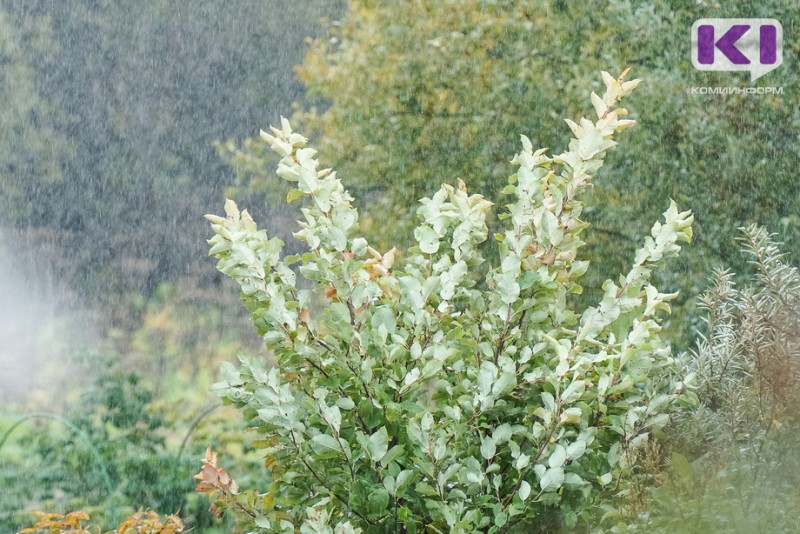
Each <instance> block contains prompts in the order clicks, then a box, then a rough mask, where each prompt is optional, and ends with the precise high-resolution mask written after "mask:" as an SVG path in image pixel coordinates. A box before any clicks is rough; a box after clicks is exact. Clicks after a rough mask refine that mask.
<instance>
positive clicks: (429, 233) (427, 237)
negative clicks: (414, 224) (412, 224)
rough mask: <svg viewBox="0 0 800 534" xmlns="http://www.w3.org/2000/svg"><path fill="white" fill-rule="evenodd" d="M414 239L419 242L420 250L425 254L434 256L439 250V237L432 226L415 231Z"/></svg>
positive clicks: (421, 227)
mask: <svg viewBox="0 0 800 534" xmlns="http://www.w3.org/2000/svg"><path fill="white" fill-rule="evenodd" d="M414 237H415V238H416V239H417V241H418V242H419V249H420V250H421V251H422V252H424V253H425V254H433V253H435V252H436V251H438V250H439V236H438V235H436V232H435V231H434V229H433V228H431V227H430V226H427V225H426V226H420V227H418V228H417V229H416V230H414Z"/></svg>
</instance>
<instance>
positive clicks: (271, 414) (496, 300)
mask: <svg viewBox="0 0 800 534" xmlns="http://www.w3.org/2000/svg"><path fill="white" fill-rule="evenodd" d="M624 78H625V73H623V75H622V76H620V77H619V78H616V79H615V78H613V77H612V76H610V75H609V74H608V73H605V72H604V73H603V82H604V83H605V87H606V90H605V93H604V95H603V96H602V97H601V96H598V95H596V94H594V93H593V94H592V98H591V100H592V104H593V107H594V110H595V113H596V116H597V119H596V120H589V119H586V118H582V119H581V120H580V121H579V122H578V123H575V122H572V121H567V122H568V124H569V126H570V128H571V130H572V133H573V135H574V137H573V139H572V140H571V142H570V144H569V149H568V150H567V151H565V152H563V153H561V154H558V155H554V156H553V157H549V156H547V155H546V149H541V150H536V151H534V149H533V146H532V144H531V142H530V141H529V140H528V138H527V137H524V136H523V137H522V150H521V151H520V152H519V153H518V154H517V155H516V156H515V157H514V159H513V163H514V164H515V165H517V166H518V171H517V172H516V173H515V174H514V175H512V176H511V177H510V178H509V180H508V185H507V186H506V188H505V189H504V193H505V194H506V195H508V196H509V198H510V200H509V203H508V204H507V205H506V206H505V210H503V213H502V214H500V218H501V219H502V223H501V224H502V230H501V231H500V232H498V233H497V234H495V235H494V236H493V237H494V239H496V240H497V241H498V242H499V244H498V246H499V249H500V260H499V262H498V264H496V265H492V266H488V267H487V266H486V265H485V263H486V262H485V261H484V258H483V257H482V256H481V253H480V251H479V244H480V243H481V242H483V241H485V240H486V239H487V237H488V236H487V234H488V230H487V226H486V218H487V214H488V213H489V211H490V209H491V208H492V204H491V203H490V202H489V201H487V200H486V199H484V197H483V196H481V195H479V194H469V193H468V191H467V187H466V185H465V184H464V183H463V182H461V181H459V183H458V184H457V185H456V186H451V185H443V186H442V187H441V189H439V191H438V192H436V193H435V194H434V195H433V196H432V197H430V198H424V199H423V200H422V201H421V204H422V205H421V206H420V207H419V209H418V210H417V219H418V221H419V224H418V226H417V227H416V228H415V230H414V236H415V238H416V244H415V246H413V247H411V248H410V249H409V250H408V251H407V252H406V253H405V254H404V261H402V262H401V261H400V259H399V253H398V252H397V251H396V249H392V250H389V251H388V252H385V253H383V254H381V253H380V252H378V251H376V250H374V249H373V248H371V247H370V246H369V244H368V243H367V241H366V240H365V239H364V238H363V237H360V236H359V235H358V214H357V212H356V210H355V208H353V206H352V204H351V202H352V200H353V199H352V198H351V197H350V195H349V194H348V193H347V191H345V189H344V187H343V185H342V183H341V181H340V180H339V179H338V178H337V177H336V173H335V172H333V171H332V170H331V169H320V165H319V162H318V160H317V159H316V158H315V156H316V151H315V150H314V149H312V148H308V147H306V143H307V140H306V139H305V138H304V137H303V136H301V135H299V134H297V133H294V132H293V131H292V129H291V127H290V125H289V122H288V121H286V120H285V119H284V120H282V125H281V128H272V134H268V133H265V132H262V137H263V139H264V140H266V141H267V142H268V143H269V145H270V146H271V148H272V150H274V151H275V152H277V153H278V154H279V155H280V156H281V157H282V159H281V161H280V163H279V165H278V169H277V174H278V175H279V176H281V177H282V178H284V179H286V180H288V181H290V182H292V183H293V184H294V187H295V189H292V190H291V191H290V193H289V197H288V200H289V202H291V201H293V200H298V199H302V200H303V201H304V206H303V207H302V208H301V212H302V214H303V220H302V221H301V222H300V226H301V229H300V231H298V232H297V233H296V234H295V237H296V238H298V239H300V240H301V241H303V242H305V243H306V244H307V246H308V251H307V252H305V253H303V254H300V255H294V256H286V257H282V254H281V252H282V247H283V242H281V241H280V240H279V239H277V238H275V237H272V238H270V237H269V236H268V234H267V232H266V231H265V230H263V229H261V230H260V229H258V227H257V225H256V223H255V222H254V220H253V219H252V217H251V216H250V215H249V214H248V212H247V211H246V210H244V211H240V210H239V209H238V208H237V206H236V205H235V204H234V203H233V202H232V201H230V200H229V201H227V202H226V205H225V211H226V214H227V216H226V217H219V216H214V215H208V216H207V218H208V219H209V221H210V222H211V226H212V228H213V230H214V232H215V234H216V235H215V236H214V237H213V238H212V239H211V240H210V241H209V244H210V245H211V251H210V253H211V254H213V255H215V256H216V257H217V258H218V259H219V263H218V269H219V270H220V271H221V272H222V273H224V274H226V275H228V276H229V277H231V278H233V279H234V280H235V281H236V282H238V283H239V285H240V286H241V291H242V297H243V299H244V302H245V304H246V306H247V307H248V309H249V310H250V311H251V312H252V320H253V324H254V326H255V327H256V328H257V330H258V332H259V333H260V334H261V335H262V336H263V339H264V341H265V343H266V346H267V347H268V349H269V350H270V351H271V352H272V353H273V354H274V356H275V358H276V359H277V362H278V365H277V366H274V367H269V366H267V365H266V364H265V362H264V360H263V359H262V358H261V357H249V356H245V355H242V356H240V361H241V365H240V366H239V367H238V368H237V367H234V366H233V365H230V364H227V365H224V366H223V369H222V370H223V374H224V381H222V382H221V383H219V384H217V385H216V390H217V391H218V393H219V395H221V396H222V397H223V398H224V399H226V400H227V401H229V402H231V403H234V404H235V405H237V406H239V407H241V408H242V409H243V411H244V414H245V417H246V418H247V419H248V420H249V421H250V422H251V424H252V425H253V427H254V428H255V429H256V430H257V432H258V433H259V434H260V435H261V436H262V437H261V439H260V440H259V441H257V442H256V446H258V447H260V448H262V449H263V453H264V455H265V456H266V465H267V467H268V470H269V474H270V479H269V483H268V485H267V487H266V488H264V489H265V490H266V491H265V492H264V493H256V492H255V491H251V492H244V493H240V492H239V490H238V488H236V487H235V484H231V481H230V480H229V478H228V475H227V473H225V472H224V470H222V471H220V470H218V469H217V467H216V463H214V465H213V466H212V467H213V468H214V469H211V468H209V469H205V471H208V477H209V479H208V480H205V479H204V482H202V483H201V485H200V486H202V487H201V488H200V489H204V490H209V491H216V493H217V495H218V496H219V498H220V501H221V503H220V504H222V505H224V506H230V505H231V502H233V503H235V504H236V505H237V507H239V508H244V509H246V510H247V514H248V515H249V517H250V518H251V519H252V522H253V523H255V525H256V526H257V527H260V528H264V529H266V530H269V531H272V532H286V533H289V532H295V529H297V528H299V529H300V531H301V532H304V533H310V532H319V533H323V532H337V533H346V532H389V531H395V532H409V533H413V532H422V531H426V532H473V531H476V530H480V531H485V532H507V531H513V530H514V529H523V530H524V531H525V532H532V531H536V530H545V529H548V528H552V527H553V526H557V525H559V524H562V525H565V526H575V525H576V524H577V523H578V522H581V521H587V520H588V519H589V518H591V517H593V515H592V514H593V512H595V511H597V507H598V503H599V502H600V499H601V498H606V497H608V496H610V495H612V494H614V493H617V492H619V491H624V489H625V487H626V484H627V480H628V479H629V477H630V472H631V470H630V465H629V458H630V453H631V451H634V450H635V449H636V448H637V447H639V446H641V445H642V444H644V443H645V442H646V441H647V440H648V438H649V437H650V436H651V435H652V434H653V432H656V431H658V430H659V429H660V428H662V427H663V426H664V425H665V424H666V423H667V421H668V418H669V412H670V410H671V408H672V407H673V406H674V405H675V404H676V402H678V401H680V400H681V399H682V398H683V397H682V396H681V393H682V392H683V391H684V389H685V388H686V385H687V380H686V379H684V378H682V377H681V376H679V372H678V368H677V366H676V365H675V362H674V360H673V358H672V357H671V356H670V351H669V348H668V347H667V346H665V344H664V343H663V342H662V340H661V339H660V337H659V331H660V329H661V321H662V318H663V314H662V313H660V312H668V311H669V301H670V300H671V299H673V298H674V297H675V296H676V294H667V293H662V292H660V291H659V290H658V289H657V288H655V287H653V286H652V285H651V284H650V283H649V280H650V277H651V274H652V272H653V269H654V268H656V267H657V266H658V265H660V264H661V263H662V261H663V260H664V259H665V258H668V257H673V256H676V255H677V254H678V251H679V250H680V246H679V244H678V243H679V242H681V241H685V242H688V241H689V240H690V238H691V235H692V233H691V224H692V216H691V215H690V213H689V212H681V211H679V210H678V209H677V207H676V205H675V203H674V202H673V203H671V204H670V207H669V209H667V211H666V212H664V221H663V222H658V223H656V224H655V225H654V226H653V227H652V231H651V233H650V235H649V236H648V237H646V238H645V240H644V243H643V245H642V246H641V248H639V250H638V251H637V253H636V255H635V258H634V260H633V265H632V266H631V268H630V270H629V271H628V272H627V273H626V274H624V275H621V276H620V277H619V278H618V279H617V280H616V281H615V280H611V279H609V280H606V281H605V282H604V283H603V285H602V292H603V297H602V299H601V301H600V302H599V303H598V304H597V305H595V306H590V307H586V308H585V309H583V310H582V311H581V310H576V309H575V307H576V305H575V303H574V296H575V295H577V294H579V293H581V291H582V286H581V285H580V280H581V277H582V276H583V274H584V273H585V272H586V270H587V268H588V267H589V265H588V262H587V261H584V260H581V259H579V254H578V253H579V250H580V247H581V246H582V245H583V241H582V240H581V233H582V232H583V231H584V230H585V229H586V228H587V227H588V224H586V223H585V222H584V221H582V220H581V219H580V216H581V212H582V210H583V208H584V205H583V203H582V202H581V200H580V199H581V195H582V194H583V193H584V192H585V191H586V189H587V186H589V184H590V183H591V179H592V176H593V175H594V174H595V173H596V172H597V170H598V169H599V168H600V167H601V165H602V163H603V159H604V157H605V155H606V153H607V152H608V151H609V150H611V149H613V148H614V147H615V145H616V142H615V141H614V136H615V134H616V133H617V132H619V131H621V130H623V129H625V128H627V127H629V126H631V125H632V124H634V121H632V120H625V119H624V118H622V117H623V116H624V115H625V113H626V112H625V110H624V109H622V108H619V107H617V104H618V102H619V100H620V99H621V98H623V97H624V96H626V95H627V94H629V93H630V92H631V91H632V90H633V89H634V88H635V87H636V86H637V85H638V82H639V81H638V80H633V81H625V80H624ZM396 258H397V261H396ZM209 454H211V453H209ZM214 460H216V459H215V458H214ZM209 465H211V464H209ZM212 471H213V473H212ZM203 476H204V475H203V473H201V474H200V475H198V477H200V478H201V479H202V478H203ZM220 477H221V478H220ZM222 479H225V480H224V481H223V480H222ZM225 481H227V482H225ZM223 482H224V483H223ZM220 484H221V485H220Z"/></svg>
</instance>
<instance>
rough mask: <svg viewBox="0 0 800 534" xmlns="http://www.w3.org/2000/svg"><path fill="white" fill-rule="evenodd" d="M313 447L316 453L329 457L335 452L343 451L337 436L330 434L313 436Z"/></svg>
mask: <svg viewBox="0 0 800 534" xmlns="http://www.w3.org/2000/svg"><path fill="white" fill-rule="evenodd" d="M311 448H312V450H313V451H314V452H315V453H317V454H318V455H320V456H323V457H329V456H331V455H332V454H334V453H338V454H341V453H342V449H341V448H340V447H339V443H338V442H337V441H336V438H334V437H333V436H329V435H328V434H317V435H316V436H314V437H313V438H311Z"/></svg>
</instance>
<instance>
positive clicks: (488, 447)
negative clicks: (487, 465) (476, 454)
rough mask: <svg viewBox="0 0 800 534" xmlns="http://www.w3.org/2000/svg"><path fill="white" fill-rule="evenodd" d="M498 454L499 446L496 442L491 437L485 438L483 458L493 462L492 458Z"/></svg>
mask: <svg viewBox="0 0 800 534" xmlns="http://www.w3.org/2000/svg"><path fill="white" fill-rule="evenodd" d="M496 452H497V445H496V443H495V441H494V440H493V439H492V438H490V437H489V436H486V437H485V438H483V441H482V442H481V456H483V457H484V458H486V459H487V460H491V459H492V458H494V455H495V453H496Z"/></svg>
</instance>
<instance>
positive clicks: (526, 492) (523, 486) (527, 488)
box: [519, 480, 531, 502]
mask: <svg viewBox="0 0 800 534" xmlns="http://www.w3.org/2000/svg"><path fill="white" fill-rule="evenodd" d="M530 495H531V485H530V484H528V482H527V481H525V480H523V481H522V482H521V483H520V485H519V498H520V499H522V501H523V502H524V501H525V500H526V499H527V498H528V497H530Z"/></svg>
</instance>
